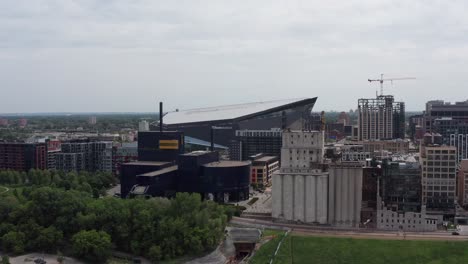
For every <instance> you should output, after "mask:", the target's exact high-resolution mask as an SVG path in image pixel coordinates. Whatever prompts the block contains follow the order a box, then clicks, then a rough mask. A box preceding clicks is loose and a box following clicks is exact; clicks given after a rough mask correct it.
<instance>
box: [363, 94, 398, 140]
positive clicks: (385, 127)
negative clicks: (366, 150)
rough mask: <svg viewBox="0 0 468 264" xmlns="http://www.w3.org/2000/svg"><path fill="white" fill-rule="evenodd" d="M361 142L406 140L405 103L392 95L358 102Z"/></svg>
mask: <svg viewBox="0 0 468 264" xmlns="http://www.w3.org/2000/svg"><path fill="white" fill-rule="evenodd" d="M358 123H359V140H376V139H396V138H401V139H404V138H405V103H403V102H395V100H394V98H393V96H392V95H379V96H377V98H373V99H359V100H358Z"/></svg>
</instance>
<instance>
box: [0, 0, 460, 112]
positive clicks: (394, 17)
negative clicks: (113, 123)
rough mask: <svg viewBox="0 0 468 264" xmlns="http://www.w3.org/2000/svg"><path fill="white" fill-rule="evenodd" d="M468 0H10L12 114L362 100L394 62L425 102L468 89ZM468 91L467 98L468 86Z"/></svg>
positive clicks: (408, 95) (411, 104)
mask: <svg viewBox="0 0 468 264" xmlns="http://www.w3.org/2000/svg"><path fill="white" fill-rule="evenodd" d="M467 8H468V2H466V1H450V2H447V1H427V0H424V1H423V0H418V1H391V0H382V1H371V0H365V1H357V0H352V1H326V2H325V1H266V0H263V1H152V0H136V1H124V0H114V1H112V0H80V1H72V0H55V1H52V0H36V1H29V0H15V1H2V2H0V89H1V94H2V95H3V96H8V98H10V99H9V100H7V101H6V102H3V103H2V104H1V105H0V112H31V111H152V110H154V108H155V107H154V105H155V101H157V100H165V101H166V104H167V105H168V106H169V107H172V108H181V109H183V108H189V107H198V106H207V105H217V104H220V103H238V102H246V101H258V100H270V99H277V98H284V97H287V98H290V97H306V96H308V97H309V96H310V97H312V96H319V101H318V105H317V108H320V109H325V110H330V109H336V110H347V109H349V108H355V106H356V102H357V99H358V98H360V97H368V96H373V95H374V94H375V90H376V89H377V87H376V86H373V85H369V84H368V83H366V79H367V78H369V77H377V76H378V75H379V74H380V73H381V72H384V73H386V74H387V76H389V77H390V76H396V77H398V76H407V75H408V76H416V77H418V79H417V80H415V81H407V82H399V83H395V84H394V86H393V87H390V86H389V87H387V91H388V92H389V93H393V94H395V95H396V96H397V98H399V99H402V100H404V101H406V102H407V104H408V107H407V108H408V109H412V110H416V109H422V108H423V105H424V103H425V101H427V100H429V99H433V98H441V99H446V100H452V101H454V100H461V99H463V98H464V97H465V94H466V93H463V91H464V90H465V89H466V88H464V86H465V83H466V81H465V77H464V76H465V75H466V73H465V71H466V70H465V69H466V63H467V60H468V34H467V33H468V18H466V16H465V12H466V10H468V9H467ZM466 97H468V96H466Z"/></svg>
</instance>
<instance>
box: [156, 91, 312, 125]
mask: <svg viewBox="0 0 468 264" xmlns="http://www.w3.org/2000/svg"><path fill="white" fill-rule="evenodd" d="M316 100H317V98H316V97H315V98H299V99H286V100H275V101H267V102H256V103H245V104H235V105H225V106H215V107H206V108H197V109H189V110H180V111H176V112H169V113H168V114H167V115H166V116H165V117H164V121H163V122H164V124H165V125H172V124H184V123H197V122H207V121H219V120H232V119H239V118H247V117H249V116H252V115H255V114H263V113H265V114H266V113H270V112H274V111H280V110H282V109H287V108H290V107H293V106H294V105H296V104H297V105H306V104H314V103H315V101H316Z"/></svg>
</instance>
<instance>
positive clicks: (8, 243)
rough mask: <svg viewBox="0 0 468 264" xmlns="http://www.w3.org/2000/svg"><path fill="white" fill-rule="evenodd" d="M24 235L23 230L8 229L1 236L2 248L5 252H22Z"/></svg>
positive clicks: (24, 241)
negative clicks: (8, 230)
mask: <svg viewBox="0 0 468 264" xmlns="http://www.w3.org/2000/svg"><path fill="white" fill-rule="evenodd" d="M25 243H26V236H25V235H24V233H23V232H16V231H10V232H8V233H6V234H5V235H4V236H2V244H3V249H4V250H5V251H6V252H12V253H14V254H21V253H23V252H24V248H25Z"/></svg>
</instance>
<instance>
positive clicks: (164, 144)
mask: <svg viewBox="0 0 468 264" xmlns="http://www.w3.org/2000/svg"><path fill="white" fill-rule="evenodd" d="M159 149H179V140H177V139H172V140H159Z"/></svg>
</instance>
